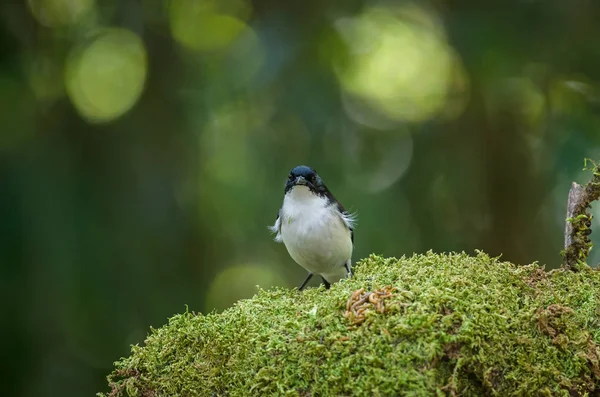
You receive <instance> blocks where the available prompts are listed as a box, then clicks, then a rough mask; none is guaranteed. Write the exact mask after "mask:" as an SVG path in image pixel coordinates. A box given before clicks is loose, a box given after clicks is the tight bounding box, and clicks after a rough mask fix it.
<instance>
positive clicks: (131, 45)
mask: <svg viewBox="0 0 600 397" xmlns="http://www.w3.org/2000/svg"><path fill="white" fill-rule="evenodd" d="M146 74H147V59H146V50H145V48H144V44H143V43H142V41H141V39H140V38H139V37H138V36H137V35H136V34H135V33H133V32H131V31H129V30H125V29H108V30H106V31H105V32H103V33H101V34H100V35H99V36H98V37H97V38H96V39H95V40H93V41H92V42H91V43H90V44H89V45H87V46H86V47H85V48H83V49H80V50H79V51H76V52H75V53H73V54H72V56H71V57H70V59H69V62H68V65H67V73H66V86H67V93H68V94H69V97H70V99H71V101H72V102H73V105H74V106H75V108H77V110H78V111H79V113H80V114H81V115H82V116H83V117H84V118H85V119H87V120H88V121H91V122H107V121H111V120H113V119H115V118H117V117H119V116H121V115H123V114H124V113H126V112H127V111H129V110H130V109H131V108H132V107H133V105H135V103H136V102H137V100H138V99H139V97H140V95H141V93H142V90H143V88H144V83H145V80H146Z"/></svg>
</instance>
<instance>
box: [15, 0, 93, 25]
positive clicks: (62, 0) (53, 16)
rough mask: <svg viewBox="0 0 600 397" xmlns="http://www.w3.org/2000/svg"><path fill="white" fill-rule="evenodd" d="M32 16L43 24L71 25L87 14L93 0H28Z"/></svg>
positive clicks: (91, 8) (90, 9)
mask: <svg viewBox="0 0 600 397" xmlns="http://www.w3.org/2000/svg"><path fill="white" fill-rule="evenodd" d="M27 5H28V6H29V9H30V10H31V14H32V15H33V17H34V18H35V19H36V20H37V21H38V22H39V23H40V24H41V25H44V26H48V27H59V26H64V25H72V24H74V23H76V22H78V21H79V20H81V19H82V18H83V17H85V16H86V15H88V14H89V12H90V11H92V10H93V8H94V5H95V3H94V0H28V1H27Z"/></svg>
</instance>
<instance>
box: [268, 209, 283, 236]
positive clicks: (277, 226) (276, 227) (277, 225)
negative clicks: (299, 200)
mask: <svg viewBox="0 0 600 397" xmlns="http://www.w3.org/2000/svg"><path fill="white" fill-rule="evenodd" d="M280 212H281V210H279V211H277V218H276V219H275V224H273V226H269V230H270V231H271V233H276V234H275V239H274V240H275V241H277V242H278V243H280V242H282V241H283V240H282V238H281V217H280V216H279V213H280Z"/></svg>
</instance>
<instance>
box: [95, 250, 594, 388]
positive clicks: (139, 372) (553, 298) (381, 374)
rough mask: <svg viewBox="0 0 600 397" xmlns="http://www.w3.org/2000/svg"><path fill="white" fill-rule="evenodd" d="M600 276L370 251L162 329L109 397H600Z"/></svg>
mask: <svg viewBox="0 0 600 397" xmlns="http://www.w3.org/2000/svg"><path fill="white" fill-rule="evenodd" d="M599 356H600V272H598V271H596V270H593V269H591V268H587V269H583V270H582V271H580V272H572V271H568V270H565V269H560V270H554V271H550V272H546V271H544V269H543V268H541V267H540V266H538V265H537V264H531V265H527V266H515V265H513V264H511V263H507V262H502V261H499V260H497V259H494V258H490V257H489V256H487V255H485V254H483V253H477V255H476V256H469V255H467V254H464V253H462V254H448V255H437V254H433V253H427V254H425V255H415V256H412V257H410V258H404V257H403V258H401V259H394V258H387V259H386V258H382V257H379V256H371V257H369V258H367V259H365V260H363V261H361V262H359V263H358V264H357V265H356V267H355V276H354V277H353V278H352V279H348V280H343V281H342V282H339V283H337V284H334V285H333V286H332V288H331V289H330V290H325V289H323V288H322V287H321V288H314V289H308V290H306V291H304V292H298V291H297V290H288V289H273V290H270V291H262V290H260V291H259V292H258V294H257V295H256V296H254V297H253V298H252V299H247V300H242V301H240V302H238V303H237V304H236V305H234V306H233V307H232V308H230V309H228V310H226V311H224V312H223V313H219V314H209V315H201V314H193V313H190V312H186V313H183V314H179V315H176V316H174V317H172V318H171V319H170V320H169V322H168V324H167V325H165V326H164V327H162V328H159V329H156V330H152V332H151V334H150V335H149V336H148V338H147V339H146V341H145V344H144V346H134V347H133V348H132V354H131V356H129V357H127V358H123V359H121V360H120V361H119V362H117V363H116V364H115V365H116V367H115V370H114V372H113V373H112V374H111V375H110V376H109V377H108V380H109V387H110V389H109V391H107V392H106V396H196V395H197V396H246V395H289V396H317V395H319V396H334V395H335V396H339V395H369V396H371V395H373V396H378V395H380V396H389V395H411V396H429V395H465V396H485V395H500V396H510V395H515V396H531V395H542V396H546V395H547V396H555V395H565V396H574V395H581V396H584V395H589V396H599V395H600V365H599Z"/></svg>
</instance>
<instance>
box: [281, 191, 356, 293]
mask: <svg viewBox="0 0 600 397" xmlns="http://www.w3.org/2000/svg"><path fill="white" fill-rule="evenodd" d="M279 216H280V219H279V220H280V222H281V239H282V240H283V242H284V244H285V246H286V248H287V250H288V252H289V254H290V256H291V257H292V258H293V259H294V260H295V261H296V262H297V263H298V264H299V265H301V266H302V267H304V268H305V269H306V270H308V271H309V272H313V273H316V274H320V275H322V276H323V277H325V279H326V280H327V281H328V282H330V283H333V282H336V281H338V280H339V279H341V278H343V277H345V276H346V268H345V266H344V265H345V264H346V263H347V262H349V260H350V258H351V256H352V240H351V238H350V230H349V229H348V226H347V225H346V223H345V220H344V218H343V217H342V216H341V214H340V212H339V211H338V209H337V207H336V205H335V204H334V203H329V202H328V200H327V199H326V198H325V197H320V196H317V195H315V194H314V193H312V192H311V191H310V190H309V189H308V187H306V186H295V187H294V188H293V189H292V190H291V191H290V192H288V193H287V194H286V195H285V197H284V200H283V206H282V208H281V212H280V214H279Z"/></svg>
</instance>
